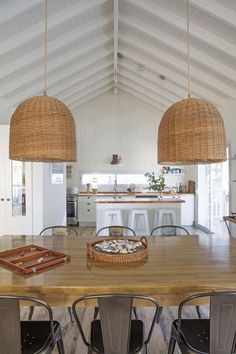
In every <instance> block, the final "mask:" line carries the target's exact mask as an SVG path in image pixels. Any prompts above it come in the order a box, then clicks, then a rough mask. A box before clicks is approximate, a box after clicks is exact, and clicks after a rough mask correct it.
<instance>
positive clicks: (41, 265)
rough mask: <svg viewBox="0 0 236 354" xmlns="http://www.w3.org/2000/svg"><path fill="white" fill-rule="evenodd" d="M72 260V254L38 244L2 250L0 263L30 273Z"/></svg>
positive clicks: (20, 271) (11, 268)
mask: <svg viewBox="0 0 236 354" xmlns="http://www.w3.org/2000/svg"><path fill="white" fill-rule="evenodd" d="M68 260H70V256H68V255H66V254H64V253H60V252H56V251H53V250H49V249H47V248H44V247H40V246H36V245H28V246H24V247H18V248H14V249H11V250H7V251H3V252H0V263H1V264H4V265H5V266H6V267H7V268H9V269H10V270H15V271H17V272H19V273H23V274H30V273H35V272H36V271H38V270H41V269H45V268H48V267H51V266H53V265H55V264H59V263H62V262H66V261H68Z"/></svg>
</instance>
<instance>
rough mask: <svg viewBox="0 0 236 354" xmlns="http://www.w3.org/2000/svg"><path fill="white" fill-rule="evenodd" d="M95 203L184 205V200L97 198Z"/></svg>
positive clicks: (167, 198) (166, 198)
mask: <svg viewBox="0 0 236 354" xmlns="http://www.w3.org/2000/svg"><path fill="white" fill-rule="evenodd" d="M96 203H185V201H184V200H182V199H179V198H174V197H164V198H160V199H159V198H156V197H153V198H136V197H135V196H133V197H121V198H119V197H117V198H116V197H113V198H112V197H107V198H98V199H96Z"/></svg>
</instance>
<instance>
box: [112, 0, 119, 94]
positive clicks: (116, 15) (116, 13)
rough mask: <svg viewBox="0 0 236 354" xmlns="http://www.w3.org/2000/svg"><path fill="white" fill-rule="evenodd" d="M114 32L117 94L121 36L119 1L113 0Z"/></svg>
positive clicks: (115, 90) (115, 87) (115, 89)
mask: <svg viewBox="0 0 236 354" xmlns="http://www.w3.org/2000/svg"><path fill="white" fill-rule="evenodd" d="M113 6H114V10H113V15H114V19H113V32H114V34H113V35H114V92H115V93H117V82H118V76H117V54H118V36H119V27H118V25H119V0H113Z"/></svg>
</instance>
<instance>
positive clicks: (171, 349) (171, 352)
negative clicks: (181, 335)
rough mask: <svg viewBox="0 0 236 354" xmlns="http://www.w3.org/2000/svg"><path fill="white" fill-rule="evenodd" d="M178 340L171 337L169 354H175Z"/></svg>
mask: <svg viewBox="0 0 236 354" xmlns="http://www.w3.org/2000/svg"><path fill="white" fill-rule="evenodd" d="M175 344H176V339H175V338H174V337H170V342H169V348H168V354H173V353H174V351H175Z"/></svg>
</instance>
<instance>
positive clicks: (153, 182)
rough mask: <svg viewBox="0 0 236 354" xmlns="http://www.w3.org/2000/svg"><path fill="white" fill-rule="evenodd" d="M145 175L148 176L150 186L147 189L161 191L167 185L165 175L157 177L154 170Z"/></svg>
mask: <svg viewBox="0 0 236 354" xmlns="http://www.w3.org/2000/svg"><path fill="white" fill-rule="evenodd" d="M144 176H145V177H147V178H148V183H149V186H148V187H147V189H148V190H149V191H155V192H159V193H160V192H162V191H163V190H164V188H165V187H166V184H165V177H164V176H163V175H159V176H158V177H157V178H156V177H155V174H154V172H152V173H150V172H147V173H145V175H144Z"/></svg>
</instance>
